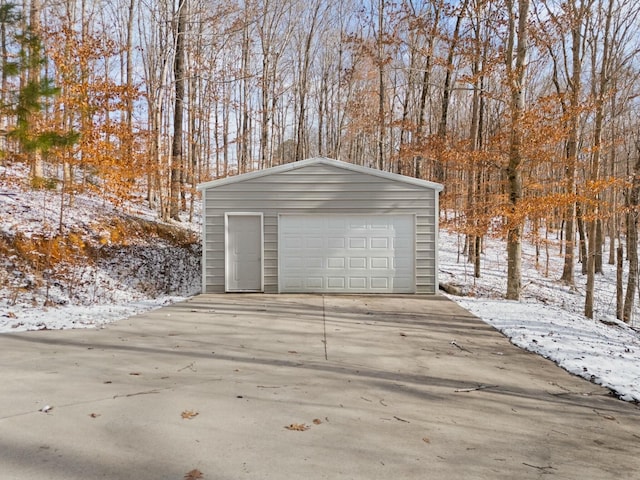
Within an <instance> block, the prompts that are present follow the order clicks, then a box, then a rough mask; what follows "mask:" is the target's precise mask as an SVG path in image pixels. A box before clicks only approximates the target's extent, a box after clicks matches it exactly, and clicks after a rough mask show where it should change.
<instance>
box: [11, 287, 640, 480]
mask: <svg viewBox="0 0 640 480" xmlns="http://www.w3.org/2000/svg"><path fill="white" fill-rule="evenodd" d="M0 369H1V370H0V371H1V375H2V377H1V383H0V385H1V386H0V479H1V480H9V479H16V480H17V479H20V480H29V479H38V480H41V479H47V480H76V479H77V480H80V479H82V480H87V479H98V478H106V479H132V480H147V479H148V480H162V479H167V480H181V479H184V478H203V479H206V480H214V479H215V480H223V479H296V478H300V479H351V478H353V479H367V480H369V479H538V478H543V477H545V478H546V477H547V476H549V478H558V479H560V478H562V479H611V478H632V477H634V475H638V472H640V409H639V408H638V406H636V405H632V404H627V403H624V402H621V401H619V400H616V399H615V398H613V397H612V396H611V395H609V393H608V391H607V390H605V389H603V388H600V387H598V386H596V385H593V384H590V383H588V382H586V381H584V380H581V379H579V378H576V377H573V376H571V375H569V374H567V373H566V372H564V371H563V370H561V369H560V368H558V367H556V366H555V365H554V364H552V363H551V362H549V361H547V360H544V359H542V358H540V357H538V356H536V355H533V354H530V353H527V352H525V351H522V350H520V349H518V348H516V347H514V346H512V345H511V344H510V343H509V342H508V340H507V339H505V338H504V337H503V336H501V335H500V334H499V333H498V332H496V331H495V330H493V329H492V328H491V327H489V326H487V325H486V324H484V323H482V322H481V321H479V320H478V319H476V318H475V317H473V316H472V315H471V314H469V313H468V312H466V311H465V310H463V309H461V308H460V307H458V306H456V305H455V304H454V303H453V302H451V301H449V300H447V299H446V298H443V297H414V296H412V297H406V296H405V297H402V296H400V297H397V296H393V297H389V296H376V297H373V296H331V297H329V296H327V297H322V296H313V295H299V296H298V295H296V296H293V295H287V296H285V295H281V296H275V295H273V296H272V295H201V296H198V297H195V298H193V299H191V300H189V301H187V302H184V303H179V304H175V305H172V306H169V307H166V308H162V309H160V310H156V311H153V312H149V313H146V314H143V315H139V316H136V317H132V318H130V319H127V320H124V321H120V322H118V323H115V324H112V325H110V326H109V327H108V328H105V329H102V330H73V331H42V332H29V333H21V334H8V335H0ZM45 405H49V406H52V407H53V409H52V410H50V411H49V413H42V412H39V411H38V410H39V409H40V408H41V407H43V406H45ZM183 417H186V418H183ZM285 427H290V428H292V429H287V428H285ZM634 472H635V473H634ZM199 475H201V476H199ZM636 478H637V477H636Z"/></svg>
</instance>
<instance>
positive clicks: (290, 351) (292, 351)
mask: <svg viewBox="0 0 640 480" xmlns="http://www.w3.org/2000/svg"><path fill="white" fill-rule="evenodd" d="M289 353H293V354H296V353H298V352H296V351H295V350H289Z"/></svg>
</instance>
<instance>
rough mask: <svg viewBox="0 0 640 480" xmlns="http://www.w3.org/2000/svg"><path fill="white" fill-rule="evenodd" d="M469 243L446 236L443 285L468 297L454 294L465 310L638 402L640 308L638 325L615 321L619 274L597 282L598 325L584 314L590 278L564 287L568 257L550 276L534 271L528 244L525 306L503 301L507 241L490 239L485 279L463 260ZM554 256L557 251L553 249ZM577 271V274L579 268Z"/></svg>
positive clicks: (608, 271)
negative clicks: (586, 289) (561, 279)
mask: <svg viewBox="0 0 640 480" xmlns="http://www.w3.org/2000/svg"><path fill="white" fill-rule="evenodd" d="M462 242H463V239H462V237H461V236H458V235H456V234H454V233H450V232H446V231H441V232H440V282H441V283H451V284H453V285H455V286H457V287H458V289H459V290H460V291H462V292H463V294H464V296H453V295H448V296H449V297H450V298H451V299H452V300H454V301H455V302H457V303H458V304H460V305H461V306H462V307H464V308H466V309H467V310H469V311H471V312H472V313H474V314H475V315H477V316H478V317H480V318H482V319H483V320H484V321H485V322H487V323H489V324H490V325H492V326H494V327H495V328H496V329H498V330H500V331H501V332H502V333H503V334H504V335H506V336H507V337H509V338H510V339H511V341H512V342H513V343H514V344H515V345H518V346H519V347H522V348H524V349H526V350H529V351H532V352H536V353H539V354H540V355H542V356H544V357H546V358H549V359H551V360H553V361H554V362H555V363H557V364H558V365H560V366H561V367H563V368H564V369H566V370H568V371H569V372H571V373H574V374H575V375H579V376H581V377H584V378H586V379H587V380H590V381H593V382H594V383H597V384H600V385H603V386H605V387H608V388H610V389H611V390H612V391H613V392H614V393H615V394H616V395H617V396H618V397H620V398H621V399H623V400H627V401H635V402H640V333H639V331H640V329H638V328H637V326H640V322H639V319H640V308H639V307H638V305H636V308H635V309H634V316H633V318H634V321H633V323H632V325H626V324H624V323H622V322H619V321H617V320H616V319H615V309H616V305H615V282H616V272H615V268H614V267H613V266H611V265H604V266H603V269H604V274H603V275H597V276H596V288H595V291H596V301H595V311H596V319H595V320H591V319H588V318H586V317H585V316H584V315H583V313H582V312H583V309H584V298H585V295H584V292H585V278H584V276H582V275H581V274H580V273H579V272H578V271H576V285H575V287H574V288H570V287H568V286H566V285H563V284H562V283H560V282H559V281H558V279H559V278H560V275H561V273H562V272H561V270H562V257H560V256H559V255H557V256H556V257H555V258H552V259H551V261H550V269H549V275H548V277H545V276H544V275H543V273H542V272H543V270H544V269H543V268H539V269H538V268H536V266H535V250H534V247H533V246H532V245H530V244H528V243H526V242H525V243H524V244H523V262H522V267H523V279H522V284H523V285H524V288H523V295H522V299H521V301H520V302H513V301H507V300H504V298H503V296H504V292H505V291H506V285H507V280H506V278H507V262H506V249H505V245H504V242H503V241H502V240H499V239H495V238H491V237H487V238H486V239H485V243H484V253H483V255H482V272H481V273H482V275H481V277H480V278H474V277H473V266H472V265H470V264H467V263H466V262H465V258H464V255H458V252H459V251H461V249H462V245H461V244H462ZM551 250H553V251H555V252H557V251H558V249H557V248H554V249H551ZM578 268H579V267H578Z"/></svg>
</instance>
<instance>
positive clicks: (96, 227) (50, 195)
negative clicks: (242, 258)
mask: <svg viewBox="0 0 640 480" xmlns="http://www.w3.org/2000/svg"><path fill="white" fill-rule="evenodd" d="M26 177H27V175H26V171H25V167H24V166H23V165H19V164H14V165H8V166H6V167H1V166H0V219H1V221H0V331H20V330H31V329H45V328H49V329H52V328H75V327H83V326H96V325H101V324H104V323H107V322H110V321H114V320H117V319H120V318H125V317H127V316H129V315H132V314H134V313H136V312H139V311H141V310H146V309H149V308H153V307H154V306H159V305H162V304H165V303H167V302H170V301H173V300H175V299H176V298H182V297H186V296H191V295H194V294H196V293H198V292H199V289H200V244H199V233H197V232H199V226H198V225H195V224H186V225H184V226H183V225H180V226H176V225H171V224H165V223H161V222H158V221H157V220H155V218H156V215H155V214H154V213H153V212H151V211H149V210H147V209H145V208H144V207H143V206H141V205H134V204H131V203H129V204H124V205H119V206H116V205H113V204H111V203H109V202H108V201H105V200H104V199H102V198H100V197H97V196H95V195H86V194H77V195H75V196H74V199H73V202H72V204H71V205H68V204H67V203H65V205H64V209H63V217H62V225H63V228H62V230H60V223H61V222H60V205H61V198H60V193H59V192H57V191H55V190H46V189H45V190H31V189H25V188H24V179H25V178H26ZM66 202H68V197H66Z"/></svg>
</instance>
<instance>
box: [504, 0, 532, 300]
mask: <svg viewBox="0 0 640 480" xmlns="http://www.w3.org/2000/svg"><path fill="white" fill-rule="evenodd" d="M529 1H530V0H518V8H517V12H516V11H515V10H514V2H513V0H507V5H508V7H509V39H508V45H507V49H506V52H505V60H506V63H507V75H508V77H509V79H510V89H511V101H510V106H511V132H510V139H509V161H508V165H507V168H506V174H507V193H508V196H509V210H510V212H509V229H508V232H507V294H506V298H507V299H509V300H519V299H520V293H521V290H522V221H521V219H520V218H519V215H518V209H519V208H520V202H521V199H522V172H521V163H522V159H523V156H522V128H523V127H522V125H521V122H522V116H523V114H524V89H525V86H524V80H525V72H526V56H527V50H528V45H527V44H528V24H527V22H528V13H529ZM516 18H517V23H518V25H517V30H516V25H515V24H516ZM516 41H517V45H516ZM514 55H515V58H514Z"/></svg>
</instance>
